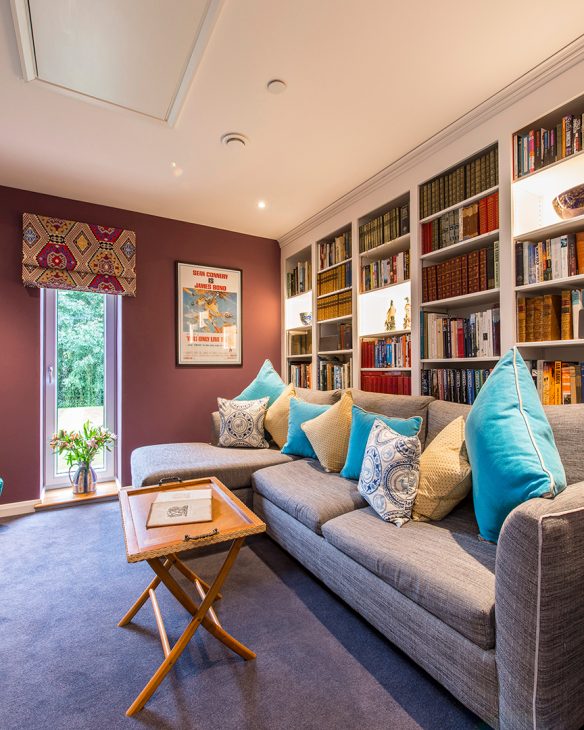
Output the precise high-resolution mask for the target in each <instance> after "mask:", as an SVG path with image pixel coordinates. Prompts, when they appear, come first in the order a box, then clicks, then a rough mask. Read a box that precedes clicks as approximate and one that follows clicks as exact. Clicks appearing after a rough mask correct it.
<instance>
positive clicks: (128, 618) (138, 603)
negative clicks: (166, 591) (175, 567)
mask: <svg viewBox="0 0 584 730" xmlns="http://www.w3.org/2000/svg"><path fill="white" fill-rule="evenodd" d="M171 563H172V560H171V559H170V558H167V559H166V560H165V561H164V563H163V565H164V567H165V568H168V567H169V566H170V565H171ZM159 585H160V578H159V577H158V576H156V578H154V579H153V580H152V581H151V582H150V584H149V585H148V586H146V588H145V589H144V590H143V591H142V593H141V594H140V597H139V598H138V600H137V601H136V603H134V605H133V606H132V608H130V610H129V611H128V612H127V613H126V615H125V616H124V617H123V618H122V619H120V622H119V623H118V626H125V625H126V624H129V623H130V621H131V620H132V619H133V618H134V616H135V615H136V614H137V613H138V611H139V610H140V609H141V608H142V606H143V605H144V604H145V603H146V601H147V600H148V598H149V597H150V591H155V590H156V588H157V587H158V586H159Z"/></svg>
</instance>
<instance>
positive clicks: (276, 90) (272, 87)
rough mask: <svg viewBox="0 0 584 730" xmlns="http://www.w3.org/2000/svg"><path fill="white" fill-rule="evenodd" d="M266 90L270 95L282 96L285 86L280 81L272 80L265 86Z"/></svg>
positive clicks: (284, 83) (283, 82)
mask: <svg viewBox="0 0 584 730" xmlns="http://www.w3.org/2000/svg"><path fill="white" fill-rule="evenodd" d="M266 89H267V90H268V91H269V92H270V94H283V93H284V91H286V89H287V84H286V82H285V81H282V79H272V80H271V81H268V83H267V84H266Z"/></svg>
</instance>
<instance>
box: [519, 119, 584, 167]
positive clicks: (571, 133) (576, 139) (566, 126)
mask: <svg viewBox="0 0 584 730" xmlns="http://www.w3.org/2000/svg"><path fill="white" fill-rule="evenodd" d="M583 123H584V114H566V115H565V116H563V117H562V118H561V119H559V120H558V122H557V123H556V124H555V125H554V126H552V127H551V128H550V129H544V128H543V127H541V128H540V129H530V130H529V132H524V133H522V134H514V135H513V177H514V178H515V179H517V178H519V177H523V176H524V175H529V173H530V172H535V171H536V170H541V169H542V168H543V167H547V165H551V164H552V163H554V162H557V161H558V160H563V159H564V158H566V157H570V155H573V154H575V153H576V152H581V151H582V124H583Z"/></svg>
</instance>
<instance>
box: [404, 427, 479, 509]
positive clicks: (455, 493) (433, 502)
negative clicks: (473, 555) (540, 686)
mask: <svg viewBox="0 0 584 730" xmlns="http://www.w3.org/2000/svg"><path fill="white" fill-rule="evenodd" d="M471 487H472V474H471V469H470V464H469V462H468V456H467V453H466V446H465V444H464V418H463V417H462V416H459V417H458V418H455V419H454V421H451V422H450V423H449V424H448V426H446V428H444V429H443V430H442V431H440V433H439V434H438V435H437V436H436V438H435V439H434V440H433V441H432V443H431V444H430V445H429V446H428V448H427V449H426V450H425V451H424V453H423V454H422V458H421V459H420V485H419V487H418V494H417V496H416V501H415V502H414V509H413V513H412V517H413V519H414V520H418V521H420V522H429V521H430V520H441V519H443V518H444V517H446V515H447V514H448V513H449V512H451V511H452V510H453V509H454V508H455V507H456V505H457V504H458V503H459V502H462V500H463V499H464V498H465V497H466V495H467V494H468V493H469V492H470V489H471Z"/></svg>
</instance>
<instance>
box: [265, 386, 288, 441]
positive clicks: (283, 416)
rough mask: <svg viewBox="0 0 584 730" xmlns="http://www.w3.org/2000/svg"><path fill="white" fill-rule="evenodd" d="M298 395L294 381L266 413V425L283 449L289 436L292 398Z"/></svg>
mask: <svg viewBox="0 0 584 730" xmlns="http://www.w3.org/2000/svg"><path fill="white" fill-rule="evenodd" d="M295 396H296V391H295V390H294V386H293V385H292V383H290V385H287V386H286V388H285V390H283V391H282V392H281V393H280V395H279V396H278V397H277V398H276V400H275V401H274V402H273V403H272V405H271V406H270V407H269V408H268V412H267V413H266V420H265V422H264V426H265V428H266V431H267V432H268V433H269V434H270V435H271V437H272V438H273V439H274V441H275V442H276V443H277V444H278V448H279V449H281V448H282V446H284V444H285V443H286V439H287V438H288V419H289V418H290V398H294V397H295Z"/></svg>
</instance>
